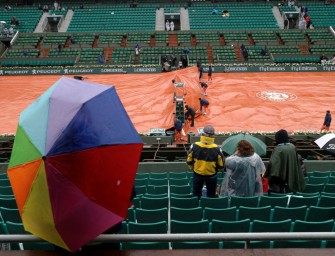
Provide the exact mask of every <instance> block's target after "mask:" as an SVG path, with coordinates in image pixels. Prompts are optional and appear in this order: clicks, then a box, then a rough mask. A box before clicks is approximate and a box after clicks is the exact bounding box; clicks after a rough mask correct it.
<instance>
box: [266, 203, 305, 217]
mask: <svg viewBox="0 0 335 256" xmlns="http://www.w3.org/2000/svg"><path fill="white" fill-rule="evenodd" d="M306 212H307V206H306V205H303V206H299V207H288V208H286V207H280V206H275V207H274V209H273V215H272V221H282V220H287V219H292V220H305V217H306Z"/></svg>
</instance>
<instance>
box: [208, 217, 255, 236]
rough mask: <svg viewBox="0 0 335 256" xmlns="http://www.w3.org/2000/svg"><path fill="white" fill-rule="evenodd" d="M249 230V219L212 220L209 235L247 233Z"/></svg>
mask: <svg viewBox="0 0 335 256" xmlns="http://www.w3.org/2000/svg"><path fill="white" fill-rule="evenodd" d="M249 229H250V219H245V220H238V221H221V220H213V221H212V223H211V230H210V231H211V233H247V232H249Z"/></svg>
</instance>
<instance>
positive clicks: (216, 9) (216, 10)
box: [212, 7, 220, 14]
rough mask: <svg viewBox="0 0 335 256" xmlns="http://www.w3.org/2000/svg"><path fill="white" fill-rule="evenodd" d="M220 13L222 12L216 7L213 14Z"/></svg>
mask: <svg viewBox="0 0 335 256" xmlns="http://www.w3.org/2000/svg"><path fill="white" fill-rule="evenodd" d="M219 12H220V10H219V9H218V8H216V7H214V8H213V10H212V14H218V13H219Z"/></svg>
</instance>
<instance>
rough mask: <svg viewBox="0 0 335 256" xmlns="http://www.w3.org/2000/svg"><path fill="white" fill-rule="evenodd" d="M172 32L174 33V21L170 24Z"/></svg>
mask: <svg viewBox="0 0 335 256" xmlns="http://www.w3.org/2000/svg"><path fill="white" fill-rule="evenodd" d="M170 30H171V31H174V22H173V20H171V22H170Z"/></svg>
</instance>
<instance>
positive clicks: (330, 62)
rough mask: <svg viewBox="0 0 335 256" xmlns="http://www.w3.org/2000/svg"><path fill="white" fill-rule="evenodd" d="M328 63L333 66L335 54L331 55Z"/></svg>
mask: <svg viewBox="0 0 335 256" xmlns="http://www.w3.org/2000/svg"><path fill="white" fill-rule="evenodd" d="M328 63H329V64H335V54H334V55H333V58H332V59H331V60H330V61H329V62H328Z"/></svg>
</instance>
